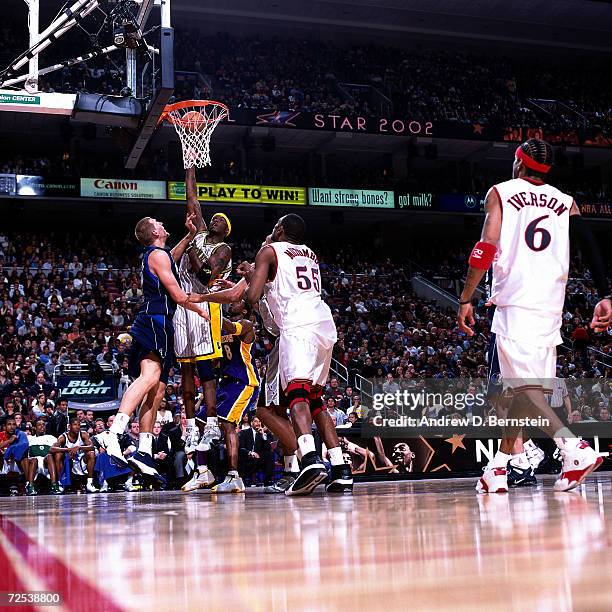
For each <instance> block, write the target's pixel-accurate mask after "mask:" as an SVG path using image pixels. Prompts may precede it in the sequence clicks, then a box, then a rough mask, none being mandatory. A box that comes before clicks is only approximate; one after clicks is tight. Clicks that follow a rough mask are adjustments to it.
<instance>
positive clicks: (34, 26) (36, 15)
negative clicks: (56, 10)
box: [24, 0, 40, 91]
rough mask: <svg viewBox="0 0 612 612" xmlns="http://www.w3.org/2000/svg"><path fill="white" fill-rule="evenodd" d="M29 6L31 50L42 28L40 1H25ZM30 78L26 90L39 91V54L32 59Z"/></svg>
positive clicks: (26, 83)
mask: <svg viewBox="0 0 612 612" xmlns="http://www.w3.org/2000/svg"><path fill="white" fill-rule="evenodd" d="M24 2H25V3H26V4H27V5H28V29H29V30H30V48H32V47H35V46H36V43H37V42H38V33H39V28H40V0H24ZM28 67H29V73H28V78H27V80H26V82H25V85H24V87H25V89H26V90H28V91H38V53H37V54H36V55H34V56H32V57H31V58H30V62H29V66H28Z"/></svg>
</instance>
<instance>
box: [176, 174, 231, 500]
mask: <svg viewBox="0 0 612 612" xmlns="http://www.w3.org/2000/svg"><path fill="white" fill-rule="evenodd" d="M185 186H186V192H187V214H190V215H194V224H195V226H196V228H197V233H196V235H195V236H194V238H193V240H192V241H191V243H190V245H189V246H188V248H187V250H186V252H185V254H184V255H183V257H182V258H181V260H180V262H179V278H180V283H181V288H182V289H183V291H196V292H198V293H208V291H209V290H210V289H209V287H210V285H211V284H212V283H213V282H214V281H215V280H216V279H218V278H227V276H228V275H229V273H230V272H231V269H232V260H231V258H232V250H231V248H230V247H229V246H228V245H227V244H226V243H225V242H224V240H225V239H226V238H227V236H228V235H229V233H230V230H231V224H230V221H229V219H228V218H227V217H226V215H224V214H223V213H217V214H215V215H213V217H212V219H211V220H210V225H209V226H208V227H207V225H206V222H205V221H204V217H203V216H202V208H201V206H200V202H199V201H198V196H197V184H196V175H195V168H189V169H188V170H187V172H186V175H185ZM201 308H203V309H204V310H205V311H206V312H207V313H209V316H210V320H205V319H202V318H201V317H199V316H198V315H197V314H196V313H194V312H191V311H189V310H186V309H185V308H181V307H180V306H179V307H178V308H177V310H176V313H175V315H174V330H175V336H174V346H175V350H176V356H177V359H178V361H179V362H180V364H181V380H182V388H183V402H184V404H185V414H186V417H187V439H186V441H185V449H186V451H187V452H192V451H194V450H195V449H196V444H197V441H198V440H197V436H198V433H199V431H198V429H197V427H196V423H195V374H196V368H197V373H198V377H199V379H200V382H201V383H202V387H203V389H204V405H205V406H206V414H207V419H206V427H205V429H204V435H203V436H202V440H201V442H200V446H199V449H200V450H201V451H203V452H206V450H208V446H209V444H210V441H211V439H212V438H213V437H215V436H218V428H217V418H216V413H215V407H216V373H215V370H214V367H213V364H214V363H215V360H216V359H219V358H220V357H221V318H222V317H221V308H220V306H219V304H211V305H204V304H203V305H202V306H201ZM196 458H197V455H196ZM213 483H214V476H213V474H212V472H211V471H210V470H209V469H208V467H207V466H206V465H205V464H203V465H199V466H198V467H197V469H196V470H195V472H194V474H193V477H192V478H191V480H190V481H189V482H187V483H186V484H185V485H183V487H182V488H183V491H195V490H196V489H200V488H202V487H209V486H211V485H212V484H213Z"/></svg>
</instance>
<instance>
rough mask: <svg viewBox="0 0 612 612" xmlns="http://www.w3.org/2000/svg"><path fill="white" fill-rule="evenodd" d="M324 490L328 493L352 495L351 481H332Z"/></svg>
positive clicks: (340, 479)
mask: <svg viewBox="0 0 612 612" xmlns="http://www.w3.org/2000/svg"><path fill="white" fill-rule="evenodd" d="M325 490H326V491H327V492H328V493H352V492H353V479H352V478H351V479H350V480H347V479H346V478H338V479H337V480H332V481H331V482H330V483H329V484H328V485H326V487H325Z"/></svg>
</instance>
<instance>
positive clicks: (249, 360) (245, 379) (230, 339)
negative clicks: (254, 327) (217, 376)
mask: <svg viewBox="0 0 612 612" xmlns="http://www.w3.org/2000/svg"><path fill="white" fill-rule="evenodd" d="M221 343H222V346H223V352H222V356H221V376H224V377H231V378H233V379H235V380H239V381H240V382H241V383H243V384H245V385H248V386H250V387H258V386H259V375H258V374H257V370H256V369H255V366H254V365H253V354H252V353H253V344H252V343H251V342H243V341H242V340H241V339H240V338H239V337H238V336H230V335H227V336H222V337H221Z"/></svg>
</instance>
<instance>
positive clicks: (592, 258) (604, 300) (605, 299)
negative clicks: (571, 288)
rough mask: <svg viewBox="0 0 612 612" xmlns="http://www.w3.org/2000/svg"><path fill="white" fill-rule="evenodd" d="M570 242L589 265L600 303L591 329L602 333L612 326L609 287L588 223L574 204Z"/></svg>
mask: <svg viewBox="0 0 612 612" xmlns="http://www.w3.org/2000/svg"><path fill="white" fill-rule="evenodd" d="M569 227H570V242H572V243H573V242H577V243H578V244H579V246H580V249H581V250H582V252H583V254H584V257H585V259H586V260H587V263H588V265H589V270H590V271H591V276H592V278H593V282H594V283H595V288H596V289H597V295H598V296H599V298H600V301H599V302H598V303H597V304H596V306H595V309H594V311H593V319H592V320H591V329H594V330H595V331H596V332H602V331H605V330H606V329H608V327H610V324H612V302H611V301H610V297H611V296H610V286H609V284H608V277H607V275H606V267H605V264H604V261H603V258H602V256H601V252H600V250H599V247H598V246H597V240H595V236H594V235H593V232H592V231H591V228H590V227H589V225H588V223H586V222H585V221H584V219H583V218H582V215H581V214H580V210H579V209H578V206H576V202H573V203H572V208H571V209H570V225H569Z"/></svg>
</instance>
